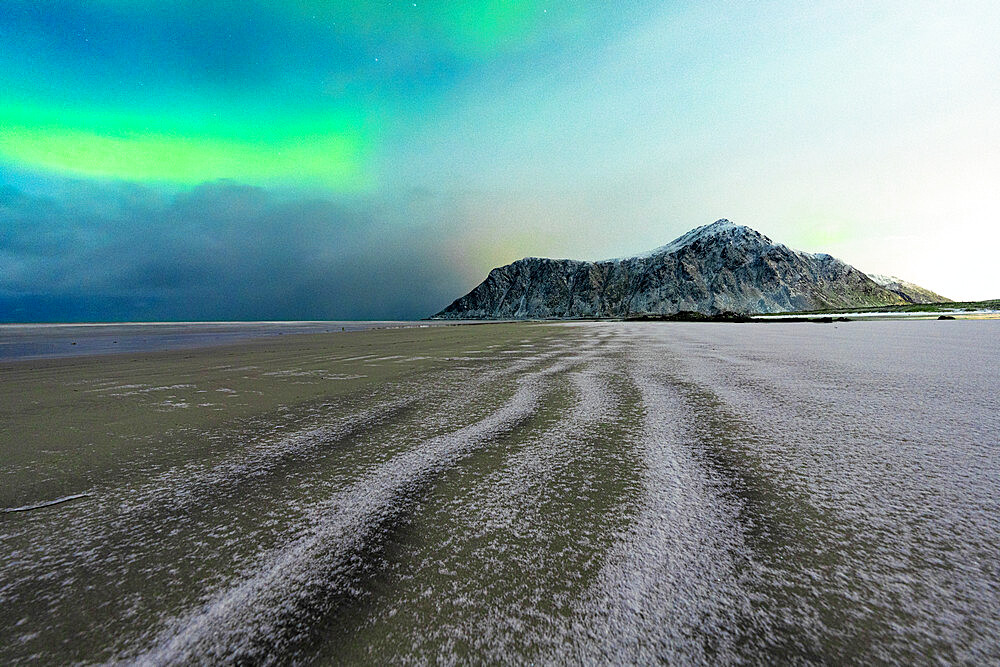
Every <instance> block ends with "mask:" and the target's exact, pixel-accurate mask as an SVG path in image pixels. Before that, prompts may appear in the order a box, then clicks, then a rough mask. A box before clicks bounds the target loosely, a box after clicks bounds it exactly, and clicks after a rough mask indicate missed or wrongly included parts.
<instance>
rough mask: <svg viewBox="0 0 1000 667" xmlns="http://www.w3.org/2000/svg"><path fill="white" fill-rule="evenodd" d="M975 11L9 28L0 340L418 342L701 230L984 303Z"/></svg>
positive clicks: (366, 7) (631, 5)
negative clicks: (458, 314)
mask: <svg viewBox="0 0 1000 667" xmlns="http://www.w3.org/2000/svg"><path fill="white" fill-rule="evenodd" d="M998 34H1000V8H998V5H997V4H996V3H993V2H951V3H938V2H920V1H915V2H912V1H911V2H872V3H843V2H819V3H801V2H797V1H796V2H777V1H776V2H762V3H742V2H732V3H729V2H720V3H683V2H649V1H645V0H634V1H631V2H615V3H612V2H543V1H531V0H514V1H508V2H503V1H502V0H472V1H467V2H457V1H448V2H385V1H382V2H319V1H309V0H285V1H281V2H278V1H264V0H241V1H239V2H235V1H230V0H218V1H216V2H204V1H203V0H199V1H195V0H175V1H174V2H156V3H153V2H141V1H139V0H87V1H83V0H47V1H44V2H38V1H37V0H32V1H30V2H28V1H22V0H5V1H4V2H3V3H2V6H0V321H63V320H65V321H72V320H168V319H169V320H189V319H191V320H201V319H355V318H357V319H383V318H415V317H424V316H426V315H429V314H431V313H432V312H435V311H436V310H438V309H440V308H442V307H444V306H446V305H447V304H448V303H449V302H450V301H451V300H452V299H454V298H456V297H458V296H460V295H462V294H463V293H465V292H466V291H468V290H469V289H470V288H472V287H473V286H474V285H475V284H477V283H478V282H479V280H481V279H482V278H483V277H485V275H486V273H487V272H488V271H489V269H490V268H491V267H493V266H495V265H498V264H503V263H508V262H511V261H513V260H516V259H518V258H520V257H523V256H526V255H541V256H555V257H576V258H580V259H601V258H605V257H613V256H622V255H627V254H631V253H637V252H641V251H644V250H647V249H649V248H652V247H655V246H659V245H662V244H664V243H666V242H667V241H669V240H671V239H673V238H674V237H676V236H678V235H680V234H681V233H683V232H684V231H686V230H688V229H690V228H692V227H696V226H698V225H702V224H707V223H709V222H712V221H714V220H715V219H717V218H721V217H726V218H730V219H732V220H733V221H734V222H737V223H740V224H746V225H749V226H751V227H754V228H755V229H758V230H759V231H761V232H763V233H765V234H767V235H769V236H771V237H772V238H774V239H775V240H778V241H781V242H784V243H786V244H788V245H790V246H792V247H795V248H799V249H802V250H808V251H815V252H820V251H822V252H830V253H832V254H834V255H836V256H838V257H840V258H842V259H844V260H845V261H848V262H850V263H853V264H855V265H856V266H858V267H859V268H861V269H863V270H866V271H872V272H876V271H877V272H880V273H890V274H895V275H899V276H901V277H903V278H905V279H908V280H912V281H914V282H917V283H919V284H922V285H924V286H925V287H928V288H930V289H933V290H935V291H938V292H940V293H942V294H945V295H947V296H950V297H952V298H956V299H975V298H996V297H998V296H1000V262H997V261H996V260H995V258H994V256H995V249H996V247H997V246H998V243H1000V231H998V229H1000V225H998V223H1000V219H998V212H1000V187H998V186H997V183H998V182H1000V129H998V127H1000V123H998V121H997V119H998V118H1000V85H998V84H997V82H998V81H1000V40H997V38H996V36H997V35H998Z"/></svg>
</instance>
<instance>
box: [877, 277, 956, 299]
mask: <svg viewBox="0 0 1000 667" xmlns="http://www.w3.org/2000/svg"><path fill="white" fill-rule="evenodd" d="M868 277H869V278H871V279H872V280H874V281H875V282H877V283H878V284H879V285H881V286H882V287H884V288H886V289H887V290H889V291H890V292H895V293H896V294H898V295H899V296H901V297H903V298H904V299H906V300H907V301H909V302H910V303H944V302H948V301H951V299H949V298H947V297H943V296H941V295H940V294H938V293H937V292H932V291H930V290H929V289H926V288H924V287H921V286H920V285H914V284H913V283H911V282H908V281H906V280H903V279H902V278H897V277H896V276H883V275H882V274H880V273H869V274H868Z"/></svg>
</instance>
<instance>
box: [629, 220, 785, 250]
mask: <svg viewBox="0 0 1000 667" xmlns="http://www.w3.org/2000/svg"><path fill="white" fill-rule="evenodd" d="M716 238H718V239H720V240H727V241H733V242H746V241H750V242H752V243H754V244H757V245H773V242H772V241H771V239H769V238H767V237H766V236H764V235H763V234H761V233H760V232H758V231H757V230H755V229H751V228H750V227H746V226H744V225H737V224H736V223H734V222H732V221H730V220H727V219H726V218H720V219H718V220H716V221H715V222H713V223H711V224H708V225H702V226H701V227H695V228H694V229H692V230H691V231H689V232H687V233H686V234H682V235H681V236H678V237H677V238H676V239H674V240H673V241H671V242H670V243H668V244H666V245H662V246H660V247H659V248H654V249H653V250H650V251H648V252H644V253H642V254H640V255H635V256H634V259H648V258H650V257H653V256H656V255H664V254H668V253H673V252H677V251H678V250H680V249H681V248H684V247H686V246H689V245H691V244H693V243H695V242H696V241H705V240H707V239H716ZM628 259H633V257H629V258H628Z"/></svg>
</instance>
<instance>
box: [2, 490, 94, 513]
mask: <svg viewBox="0 0 1000 667" xmlns="http://www.w3.org/2000/svg"><path fill="white" fill-rule="evenodd" d="M89 497H90V494H89V493H74V494H73V495H71V496H63V497H62V498H56V499H55V500H46V501H44V502H40V503H35V504H34V505H22V506H20V507H5V508H3V509H2V510H0V513H3V514H10V513H12V512H30V511H31V510H40V509H43V508H45V507H52V506H53V505H61V504H63V503H68V502H69V501H71V500H76V499H77V498H89Z"/></svg>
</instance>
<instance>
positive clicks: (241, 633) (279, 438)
mask: <svg viewBox="0 0 1000 667" xmlns="http://www.w3.org/2000/svg"><path fill="white" fill-rule="evenodd" d="M998 334H1000V322H996V321H959V322H936V321H913V322H902V321H878V322H876V321H873V322H852V323H845V324H840V325H837V326H833V325H828V326H813V325H808V324H796V323H773V324H767V325H760V324H715V323H682V322H671V323H656V322H648V323H594V322H591V323H575V324H496V325H483V326H475V327H448V328H434V329H428V328H416V329H405V330H404V329H400V330H379V331H366V332H357V333H349V332H348V333H345V334H337V335H330V336H325V337H324V336H313V337H307V338H302V337H291V336H289V337H283V338H282V339H280V340H279V339H277V338H268V340H267V341H260V340H258V341H256V342H250V343H245V344H242V346H240V345H229V346H225V347H218V348H206V349H186V350H183V351H176V352H172V353H165V352H158V353H156V354H150V355H145V356H144V355H142V354H138V352H137V354H136V355H127V357H126V356H122V355H116V356H113V357H77V358H73V359H47V360H44V361H39V362H36V363H35V364H34V365H33V364H32V363H30V362H23V361H22V362H18V363H12V364H7V365H6V366H2V367H0V372H2V373H3V376H4V380H5V381H4V383H3V384H2V388H0V391H2V392H3V395H2V396H0V399H2V400H0V411H2V414H0V423H2V424H4V426H3V430H2V431H0V456H2V457H3V460H4V461H5V464H4V465H3V467H2V468H0V507H2V508H3V509H4V511H3V513H2V514H0V554H2V556H3V560H2V565H0V661H2V662H4V663H11V662H19V661H37V662H41V663H66V662H76V661H83V662H92V661H107V660H125V661H140V662H144V663H147V664H176V663H193V662H197V663H205V662H208V663H222V662H225V663H230V662H244V663H255V664H256V663H279V662H280V663H285V662H313V663H320V664H326V663H344V662H349V663H351V662H354V663H426V662H438V661H440V662H445V663H455V662H474V663H482V662H505V663H569V664H579V663H581V662H582V663H586V664H592V663H615V664H621V663H637V662H638V663H650V662H659V661H668V662H675V663H682V664H687V663H702V664H709V663H711V664H717V663H738V662H754V663H760V662H768V663H770V662H845V663H854V664H868V663H871V662H904V663H926V662H946V663H955V662H969V663H991V662H996V661H998V660H1000V648H998V647H1000V568H998V561H997V544H1000V498H998V496H997V493H996V490H997V489H998V488H1000V450H998V446H1000V404H998V395H1000V370H998V366H997V363H996V359H998V358H1000V335H998Z"/></svg>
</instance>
